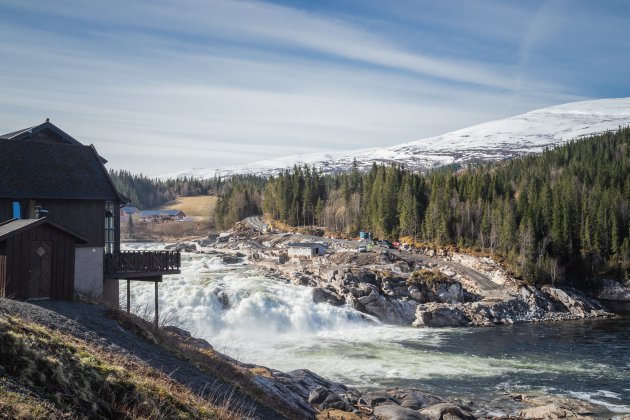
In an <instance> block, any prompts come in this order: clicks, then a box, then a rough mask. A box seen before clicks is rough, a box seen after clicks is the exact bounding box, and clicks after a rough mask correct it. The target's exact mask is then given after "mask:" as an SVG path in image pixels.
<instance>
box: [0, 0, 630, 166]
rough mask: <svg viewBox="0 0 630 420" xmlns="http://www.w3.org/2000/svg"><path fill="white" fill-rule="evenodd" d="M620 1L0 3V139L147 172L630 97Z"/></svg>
mask: <svg viewBox="0 0 630 420" xmlns="http://www.w3.org/2000/svg"><path fill="white" fill-rule="evenodd" d="M628 22H630V2H628V1H626V0H599V1H590V0H547V1H543V0H528V1H520V0H513V1H510V0H475V1H473V0H470V1H468V0H466V1H464V0H440V1H433V0H431V1H426V0H354V1H350V0H336V1H332V0H317V1H314V0H311V1H306V0H304V1H288V0H279V1H275V2H274V1H253V0H244V1H241V0H133V1H132V0H92V1H85V0H56V1H50V0H40V1H38V0H32V1H30V0H29V1H26V0H1V1H0V63H2V67H1V69H0V132H2V133H6V132H11V131H15V130H18V129H21V128H26V127H30V126H33V125H37V124H39V123H41V122H44V120H45V119H46V118H47V117H48V118H50V120H51V122H52V123H54V124H55V125H57V126H58V127H59V128H61V129H62V130H64V131H66V132H67V133H68V134H70V135H71V136H73V137H74V138H76V139H78V140H80V141H81V142H83V143H85V144H94V145H95V146H96V148H97V150H98V151H99V153H100V154H101V155H102V156H104V157H106V158H107V159H108V160H109V163H108V167H110V168H115V169H127V170H130V171H132V172H136V173H139V172H142V173H144V174H147V175H150V176H154V175H159V174H164V173H171V172H175V171H177V170H182V169H188V168H194V167H197V168H199V167H203V168H216V167H229V166H232V165H240V164H245V163H250V162H253V161H257V160H262V159H268V158H273V157H279V156H284V155H292V154H299V153H313V152H330V151H341V150H351V149H364V148H373V147H386V146H391V145H395V144H400V143H404V142H408V141H413V140H418V139H422V138H424V137H429V136H433V135H439V134H443V133H446V132H448V131H452V130H456V129H460V128H465V127H468V126H471V125H474V124H478V123H482V122H486V121H491V120H495V119H499V118H504V117H509V116H513V115H517V114H520V113H524V112H528V111H531V110H534V109H537V108H542V107H546V106H551V105H557V104H562V103H567V102H573V101H580V100H588V99H595V98H613V97H627V96H630V77H628V75H629V70H628V69H630V24H628Z"/></svg>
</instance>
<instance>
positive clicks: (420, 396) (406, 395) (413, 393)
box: [387, 388, 444, 410]
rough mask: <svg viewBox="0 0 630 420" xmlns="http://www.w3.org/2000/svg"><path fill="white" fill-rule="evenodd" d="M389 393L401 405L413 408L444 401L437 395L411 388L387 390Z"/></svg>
mask: <svg viewBox="0 0 630 420" xmlns="http://www.w3.org/2000/svg"><path fill="white" fill-rule="evenodd" d="M387 395H389V396H391V397H392V398H393V399H395V401H398V402H399V403H400V406H401V407H405V408H411V409H412V410H419V409H421V408H423V407H427V406H429V405H434V404H438V403H442V402H444V400H443V399H441V398H439V397H436V396H435V395H431V394H429V393H427V392H423V391H420V390H417V389H409V388H398V389H391V390H389V391H387Z"/></svg>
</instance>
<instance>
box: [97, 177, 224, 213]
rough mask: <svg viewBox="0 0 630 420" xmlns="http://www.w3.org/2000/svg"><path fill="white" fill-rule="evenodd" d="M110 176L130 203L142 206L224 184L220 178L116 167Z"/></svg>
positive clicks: (215, 190)
mask: <svg viewBox="0 0 630 420" xmlns="http://www.w3.org/2000/svg"><path fill="white" fill-rule="evenodd" d="M109 176H110V178H111V179H112V182H113V183H114V186H115V187H116V189H117V190H118V191H119V192H120V193H121V194H123V195H124V196H125V197H127V198H129V200H130V203H129V205H132V206H134V207H138V208H139V209H142V210H144V209H150V208H153V207H157V206H159V205H160V204H162V203H165V202H167V201H171V200H175V199H176V198H177V197H186V196H195V195H212V194H219V193H221V192H222V191H223V187H224V184H225V182H224V181H223V180H222V179H221V178H212V179H196V178H193V177H183V178H177V179H166V180H163V179H159V178H150V177H148V176H145V175H143V174H132V173H131V172H129V171H126V170H119V171H118V170H113V169H110V170H109Z"/></svg>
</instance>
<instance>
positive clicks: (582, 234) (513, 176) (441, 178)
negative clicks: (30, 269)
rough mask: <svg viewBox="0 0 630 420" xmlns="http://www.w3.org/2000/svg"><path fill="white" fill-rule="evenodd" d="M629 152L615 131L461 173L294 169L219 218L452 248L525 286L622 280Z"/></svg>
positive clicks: (239, 199) (625, 131) (629, 263)
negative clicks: (504, 264)
mask: <svg viewBox="0 0 630 420" xmlns="http://www.w3.org/2000/svg"><path fill="white" fill-rule="evenodd" d="M629 146H630V128H622V129H620V130H618V131H616V132H614V133H612V132H609V133H605V134H602V135H597V136H592V137H588V138H585V139H582V140H580V141H575V142H569V143H567V144H566V145H563V146H561V147H557V148H555V149H553V150H547V151H545V152H543V153H542V154H539V155H529V156H524V157H519V158H515V159H510V160H507V161H502V162H497V163H491V164H487V165H481V166H478V167H475V168H471V169H466V170H460V171H457V172H453V171H447V170H444V171H433V172H430V173H429V174H426V175H422V174H419V173H417V172H411V171H409V170H406V169H402V168H400V167H397V166H393V165H389V166H386V165H375V166H374V167H373V168H371V169H370V170H369V171H366V172H360V171H357V170H353V171H351V172H350V173H342V174H338V175H325V176H321V175H320V174H319V173H317V171H312V170H310V169H309V168H295V169H293V170H292V171H291V172H289V173H286V174H284V173H283V174H280V175H279V176H277V177H275V178H271V179H269V180H268V181H267V185H266V186H264V188H263V187H259V186H256V185H253V186H250V187H249V190H247V189H242V190H241V191H240V192H233V193H231V194H230V191H227V192H226V194H224V195H223V196H222V199H221V205H220V206H218V208H217V214H216V218H217V221H218V222H225V221H234V220H238V219H239V218H242V217H244V216H248V215H252V214H256V213H255V212H253V210H252V211H249V210H248V209H254V210H256V209H258V208H259V207H262V209H263V211H264V214H265V215H266V216H267V217H269V218H271V219H273V220H279V221H281V222H283V223H285V224H288V225H290V226H295V227H299V226H304V225H316V226H318V227H320V228H328V229H330V230H334V231H337V232H341V233H344V234H346V235H351V236H356V235H358V232H359V231H361V230H364V231H369V232H372V233H373V234H374V235H375V236H376V237H378V238H387V239H390V240H394V241H396V240H399V239H401V238H405V237H406V238H407V240H412V239H413V240H415V241H421V242H425V243H428V244H441V245H456V246H460V247H463V248H470V249H473V250H476V251H483V252H489V253H491V254H494V255H498V256H500V257H502V258H506V259H507V260H508V261H509V262H510V263H511V265H512V268H513V270H514V272H515V273H517V274H518V275H519V276H522V277H523V278H525V279H527V280H529V281H532V282H540V283H546V282H550V283H554V282H556V281H563V280H566V281H569V280H571V281H578V280H579V281H582V280H585V278H584V277H588V276H591V275H602V274H614V275H616V276H619V277H624V276H625V277H627V275H628V272H629V271H630V270H629V268H630V236H629V235H630V217H629V213H628V211H627V209H628V208H630V201H629V197H630V194H629V193H628V192H629V191H630V167H629V166H628V165H629V163H630V147H629ZM257 188H261V189H260V190H257ZM258 196H262V197H263V198H262V200H259V201H258V202H257V201H256V197H258ZM247 197H250V200H247V199H246V198H247ZM252 197H253V198H254V199H251V198H252ZM223 224H225V223H223ZM218 225H219V226H221V225H222V224H221V223H218Z"/></svg>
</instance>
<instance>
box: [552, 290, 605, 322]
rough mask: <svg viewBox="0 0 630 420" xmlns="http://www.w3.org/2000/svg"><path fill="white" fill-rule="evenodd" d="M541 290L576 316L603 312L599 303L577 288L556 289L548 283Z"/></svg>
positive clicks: (581, 316)
mask: <svg viewBox="0 0 630 420" xmlns="http://www.w3.org/2000/svg"><path fill="white" fill-rule="evenodd" d="M541 290H542V291H543V292H544V293H545V294H546V295H547V296H549V297H550V298H551V299H552V300H555V301H556V302H558V303H560V304H561V305H562V306H564V307H565V308H566V310H567V311H568V312H569V313H570V314H571V315H573V316H574V317H576V318H584V317H587V316H589V315H595V314H597V313H601V314H602V315H603V314H605V311H604V310H603V308H602V307H601V305H600V304H599V303H597V302H596V301H593V300H591V299H588V298H587V297H586V296H584V295H583V294H581V293H580V292H578V291H577V290H574V289H570V288H566V289H558V288H556V287H552V286H549V285H545V286H543V287H542V288H541Z"/></svg>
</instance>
